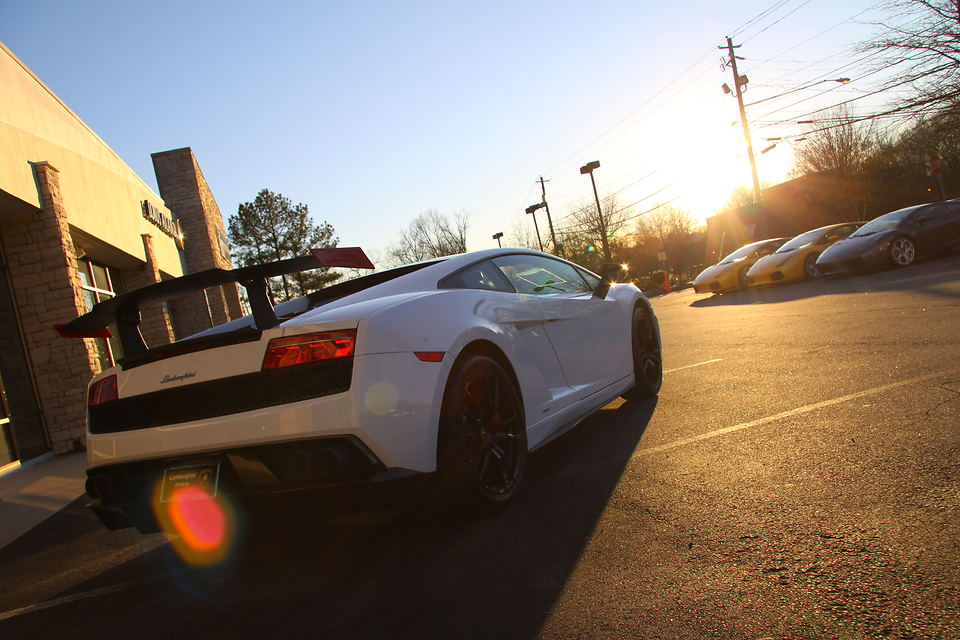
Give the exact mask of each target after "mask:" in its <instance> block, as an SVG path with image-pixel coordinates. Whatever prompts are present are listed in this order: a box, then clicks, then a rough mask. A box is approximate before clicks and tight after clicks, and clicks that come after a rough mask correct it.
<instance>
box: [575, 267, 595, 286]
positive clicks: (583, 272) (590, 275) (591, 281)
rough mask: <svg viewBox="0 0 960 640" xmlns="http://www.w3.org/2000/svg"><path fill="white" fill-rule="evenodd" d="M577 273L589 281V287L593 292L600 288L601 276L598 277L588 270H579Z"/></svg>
mask: <svg viewBox="0 0 960 640" xmlns="http://www.w3.org/2000/svg"><path fill="white" fill-rule="evenodd" d="M577 271H579V272H580V275H581V276H583V279H584V280H586V281H587V286H588V287H590V290H591V291H593V290H594V289H596V288H597V287H598V286H600V276H598V275H596V274H595V273H591V272H589V271H587V270H586V269H580V268H578V269H577Z"/></svg>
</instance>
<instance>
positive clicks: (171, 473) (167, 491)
mask: <svg viewBox="0 0 960 640" xmlns="http://www.w3.org/2000/svg"><path fill="white" fill-rule="evenodd" d="M189 487H197V488H198V489H200V490H201V491H203V492H204V493H205V494H206V495H207V496H208V497H210V498H216V497H217V492H218V491H219V487H220V460H210V461H206V462H193V463H190V464H183V465H178V466H176V467H168V468H167V469H164V471H163V479H162V480H161V485H160V502H170V501H171V500H172V499H173V493H174V492H175V491H177V490H179V489H186V488H189ZM195 499H196V498H195Z"/></svg>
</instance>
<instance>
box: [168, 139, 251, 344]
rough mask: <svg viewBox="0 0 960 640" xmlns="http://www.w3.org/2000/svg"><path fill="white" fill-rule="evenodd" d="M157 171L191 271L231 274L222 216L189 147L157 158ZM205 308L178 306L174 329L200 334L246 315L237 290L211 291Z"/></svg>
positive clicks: (233, 288) (202, 306)
mask: <svg viewBox="0 0 960 640" xmlns="http://www.w3.org/2000/svg"><path fill="white" fill-rule="evenodd" d="M151 157H152V158H153V168H154V172H155V173H156V175H157V186H158V187H159V188H160V196H161V197H162V198H163V201H164V203H166V205H167V206H168V207H169V208H170V211H172V212H173V214H174V216H176V218H177V219H178V220H179V221H180V225H181V228H182V229H183V234H184V238H185V239H184V252H183V254H184V261H185V262H186V267H187V271H188V272H190V273H195V272H197V271H204V270H206V269H214V268H218V269H232V268H233V266H232V265H231V263H230V256H229V249H228V248H227V246H226V231H225V229H224V227H223V216H222V215H221V214H220V208H219V207H218V206H217V202H216V200H215V199H214V197H213V193H212V192H211V191H210V187H209V185H208V184H207V181H206V180H205V179H204V177H203V172H202V171H200V165H199V164H197V159H196V157H195V156H194V155H193V151H192V150H191V149H190V148H189V147H184V148H182V149H173V150H171V151H162V152H159V153H154V154H152V156H151ZM205 293H206V303H205V304H203V301H201V304H200V305H196V304H184V303H181V304H173V305H171V308H172V309H174V314H175V316H176V317H175V326H176V328H177V333H178V337H179V334H180V333H195V332H196V331H202V330H203V329H206V328H208V327H210V326H211V320H212V322H213V324H222V323H224V322H227V321H228V320H233V319H235V318H239V317H240V316H242V315H243V311H242V308H241V306H240V296H239V293H238V291H237V287H236V285H224V286H222V287H211V288H209V289H207V290H206V292H205Z"/></svg>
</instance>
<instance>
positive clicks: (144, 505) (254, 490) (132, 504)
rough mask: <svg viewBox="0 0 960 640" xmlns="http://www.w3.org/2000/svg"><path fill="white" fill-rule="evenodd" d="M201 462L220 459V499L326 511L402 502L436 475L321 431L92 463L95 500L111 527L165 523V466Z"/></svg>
mask: <svg viewBox="0 0 960 640" xmlns="http://www.w3.org/2000/svg"><path fill="white" fill-rule="evenodd" d="M324 454H329V455H326V456H325V455H324ZM201 462H202V463H204V464H216V465H217V466H218V469H219V473H218V485H217V491H216V495H217V500H219V501H224V502H226V503H229V504H230V505H231V507H233V508H242V509H245V510H251V509H252V510H255V509H257V508H265V507H277V506H281V507H282V506H284V505H288V504H289V505H298V506H302V505H303V504H307V503H308V504H310V505H311V509H310V510H309V511H310V512H311V513H314V514H318V515H320V516H327V517H331V516H335V515H340V514H343V513H349V512H354V511H362V510H367V509H389V508H394V507H397V506H399V505H401V504H403V503H404V501H405V499H406V498H407V497H408V496H410V495H411V494H412V493H413V491H414V490H415V488H416V487H417V486H418V485H419V484H420V483H422V482H423V481H424V480H425V479H426V478H429V477H430V476H431V475H432V474H424V473H419V472H416V471H411V470H409V469H398V468H393V469H387V468H385V467H384V466H383V463H382V462H381V461H380V460H379V459H377V458H376V457H375V456H374V455H373V454H372V453H371V452H370V451H369V450H368V449H366V447H364V446H363V444H362V443H361V442H360V441H359V440H357V439H356V438H352V437H334V438H318V439H311V440H304V441H297V442H289V443H280V444H273V445H259V446H254V447H238V448H232V449H225V450H222V451H211V452H203V453H198V454H195V455H191V456H179V457H173V458H156V459H151V460H141V461H138V462H132V463H123V464H115V465H104V466H100V467H95V468H91V469H89V470H88V471H87V476H88V477H87V493H88V495H90V497H91V498H93V502H92V504H91V505H90V507H91V509H92V510H93V512H94V513H95V514H96V515H97V516H98V517H99V518H100V520H101V522H102V523H103V524H104V525H105V526H106V527H107V528H108V529H122V528H126V527H131V526H135V527H137V529H139V530H140V531H141V532H144V533H149V532H155V531H160V530H163V529H164V526H163V524H162V522H163V520H164V517H163V513H164V508H165V505H166V504H167V503H164V502H162V501H161V485H162V482H163V477H164V472H165V471H166V470H167V469H171V468H182V467H185V466H189V465H191V464H198V463H201Z"/></svg>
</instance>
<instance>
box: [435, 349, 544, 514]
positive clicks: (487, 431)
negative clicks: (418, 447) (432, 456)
mask: <svg viewBox="0 0 960 640" xmlns="http://www.w3.org/2000/svg"><path fill="white" fill-rule="evenodd" d="M437 452H438V458H437V467H438V472H439V473H438V475H439V477H440V482H441V491H442V493H443V496H442V498H443V500H444V502H445V503H446V506H447V507H449V508H451V509H452V510H454V511H462V510H472V511H493V510H496V509H499V508H501V507H503V506H505V505H506V504H507V503H508V502H510V500H512V499H513V497H514V496H515V495H516V494H517V492H518V490H519V488H520V485H521V483H522V481H523V476H524V471H525V470H526V465H527V430H526V422H525V420H524V415H523V405H522V403H521V401H520V395H519V394H518V392H517V389H516V387H515V386H514V384H513V381H512V380H511V378H510V376H509V375H507V372H506V371H504V369H503V367H502V366H501V365H500V364H499V363H498V362H497V361H496V360H494V359H493V358H490V357H488V356H485V355H479V354H477V355H473V356H468V357H467V358H466V359H464V360H463V362H460V363H458V364H457V365H456V366H455V368H454V370H453V372H452V373H451V374H450V378H449V380H448V381H447V387H446V390H445V392H444V398H443V406H442V408H441V411H440V436H439V441H438V449H437Z"/></svg>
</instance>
